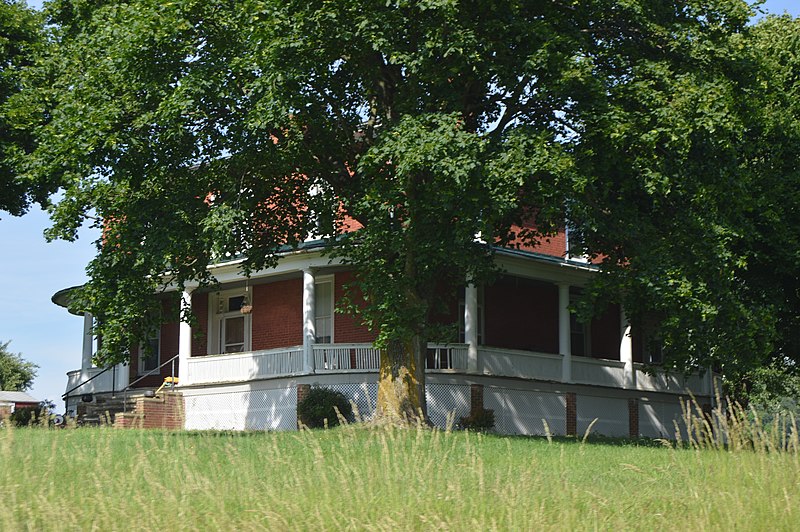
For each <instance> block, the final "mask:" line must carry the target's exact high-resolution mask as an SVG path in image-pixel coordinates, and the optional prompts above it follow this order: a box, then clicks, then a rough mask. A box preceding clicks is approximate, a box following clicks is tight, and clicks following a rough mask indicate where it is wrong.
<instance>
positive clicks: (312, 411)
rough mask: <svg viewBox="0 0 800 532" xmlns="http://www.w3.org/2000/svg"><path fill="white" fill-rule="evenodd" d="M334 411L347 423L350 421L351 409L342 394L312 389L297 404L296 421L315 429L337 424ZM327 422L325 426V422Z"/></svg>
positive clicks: (327, 389)
mask: <svg viewBox="0 0 800 532" xmlns="http://www.w3.org/2000/svg"><path fill="white" fill-rule="evenodd" d="M336 409H338V410H339V413H340V414H341V415H342V416H343V417H344V418H345V419H347V420H348V421H352V418H353V407H352V406H350V401H348V400H347V397H345V396H344V394H343V393H342V392H337V391H336V390H331V389H329V388H320V387H314V388H311V390H309V393H308V395H307V396H306V397H305V398H304V399H303V400H302V401H300V402H299V403H298V404H297V419H298V420H299V421H300V422H301V423H302V424H303V425H305V426H307V427H309V428H312V429H315V428H320V427H325V426H328V427H333V426H336V425H338V424H339V416H337V415H336ZM325 420H327V425H326V421H325Z"/></svg>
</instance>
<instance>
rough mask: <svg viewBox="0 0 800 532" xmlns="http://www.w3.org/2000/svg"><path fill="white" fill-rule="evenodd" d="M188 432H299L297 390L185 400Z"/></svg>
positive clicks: (208, 396)
mask: <svg viewBox="0 0 800 532" xmlns="http://www.w3.org/2000/svg"><path fill="white" fill-rule="evenodd" d="M185 400H186V428H187V429H189V430H209V429H215V430H291V429H295V428H297V389H296V388H295V387H291V388H277V389H271V390H253V391H244V392H227V391H224V392H221V391H216V392H215V393H208V394H203V395H189V396H185Z"/></svg>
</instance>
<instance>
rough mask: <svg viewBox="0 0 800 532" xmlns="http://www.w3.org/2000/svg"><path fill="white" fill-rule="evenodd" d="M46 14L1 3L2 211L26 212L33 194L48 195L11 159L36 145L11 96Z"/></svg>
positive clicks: (13, 1)
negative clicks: (22, 175) (25, 179)
mask: <svg viewBox="0 0 800 532" xmlns="http://www.w3.org/2000/svg"><path fill="white" fill-rule="evenodd" d="M41 36H42V17H41V16H40V15H39V14H38V13H37V12H36V11H34V10H33V9H30V8H28V7H27V6H26V4H25V2H24V1H21V0H3V1H2V2H0V210H4V211H8V212H10V213H11V214H14V215H20V214H22V213H23V212H25V210H26V208H27V206H28V202H29V200H30V196H31V195H33V196H34V199H36V200H38V201H40V202H43V201H44V199H45V198H46V196H45V195H43V194H42V193H41V192H40V191H38V189H37V188H36V187H31V186H30V184H29V183H25V182H23V181H22V180H20V179H19V178H18V176H17V175H16V172H15V171H14V166H13V164H11V160H12V159H13V158H14V157H18V156H20V155H21V154H22V153H25V152H26V151H30V150H31V148H32V144H31V142H32V131H30V130H29V129H27V128H26V127H25V124H24V120H21V117H19V116H17V110H16V109H14V107H13V106H8V105H6V102H7V101H8V99H9V97H10V96H11V95H12V94H15V93H16V92H18V91H19V89H20V80H19V70H20V69H21V68H22V67H24V66H26V65H29V64H30V63H31V61H32V58H33V57H34V56H35V54H36V51H37V47H38V46H39V45H40V43H41Z"/></svg>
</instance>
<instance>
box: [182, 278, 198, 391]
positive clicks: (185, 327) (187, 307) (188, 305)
mask: <svg viewBox="0 0 800 532" xmlns="http://www.w3.org/2000/svg"><path fill="white" fill-rule="evenodd" d="M195 288H196V287H194V286H187V287H185V288H184V289H183V293H182V294H181V316H183V315H184V314H188V313H190V312H191V311H192V292H193V291H194V289H195ZM191 356H192V326H191V325H189V324H188V323H187V322H185V321H183V320H181V321H180V325H179V326H178V384H179V385H180V386H186V385H187V384H190V382H189V357H191Z"/></svg>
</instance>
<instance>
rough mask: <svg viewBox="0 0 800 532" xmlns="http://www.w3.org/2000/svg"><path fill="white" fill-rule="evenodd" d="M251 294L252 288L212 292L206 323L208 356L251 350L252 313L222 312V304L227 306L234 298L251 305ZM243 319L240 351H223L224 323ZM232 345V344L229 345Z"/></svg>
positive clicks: (238, 311)
mask: <svg viewBox="0 0 800 532" xmlns="http://www.w3.org/2000/svg"><path fill="white" fill-rule="evenodd" d="M253 292H254V290H253V289H252V287H247V288H246V287H242V288H234V289H228V290H221V291H219V292H213V293H212V294H211V295H210V297H209V305H208V323H209V339H208V340H209V341H208V345H207V354H209V355H232V354H236V353H247V352H250V351H251V350H252V337H253V317H252V312H248V313H242V312H241V310H239V309H237V310H223V308H224V307H223V306H222V305H223V302H224V304H225V305H226V307H227V305H228V301H229V300H230V299H231V298H235V297H244V298H245V299H244V301H245V302H246V304H248V305H251V306H252V305H253ZM239 317H242V318H244V322H243V327H244V332H243V334H244V342H243V345H242V349H241V351H229V352H226V351H225V349H224V347H225V346H224V345H223V342H224V334H225V322H226V321H227V320H228V319H231V318H239ZM231 345H233V344H231Z"/></svg>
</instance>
